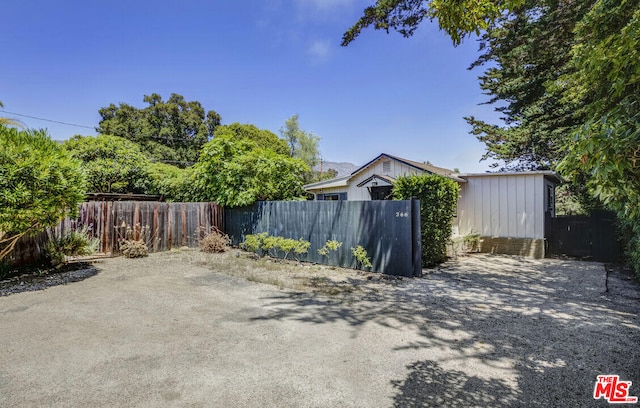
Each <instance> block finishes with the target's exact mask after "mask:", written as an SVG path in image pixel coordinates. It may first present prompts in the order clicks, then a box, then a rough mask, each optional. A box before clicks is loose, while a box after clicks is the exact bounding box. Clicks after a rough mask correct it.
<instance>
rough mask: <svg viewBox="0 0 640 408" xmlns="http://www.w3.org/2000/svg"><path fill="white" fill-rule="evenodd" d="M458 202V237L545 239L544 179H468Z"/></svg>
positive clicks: (494, 177)
mask: <svg viewBox="0 0 640 408" xmlns="http://www.w3.org/2000/svg"><path fill="white" fill-rule="evenodd" d="M467 181H468V182H467V183H464V184H461V193H460V196H461V197H460V199H459V202H458V232H459V234H460V235H466V234H470V233H472V232H475V233H479V234H480V235H483V236H489V237H503V238H534V239H541V238H544V211H545V207H544V202H545V201H544V200H545V182H544V176H543V175H537V174H530V175H513V174H511V175H504V176H497V175H492V176H485V177H482V176H480V177H469V178H468V179H467Z"/></svg>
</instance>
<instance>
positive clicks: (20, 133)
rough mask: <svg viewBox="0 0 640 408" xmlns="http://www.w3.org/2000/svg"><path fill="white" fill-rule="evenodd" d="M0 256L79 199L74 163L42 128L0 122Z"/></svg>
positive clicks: (80, 177)
mask: <svg viewBox="0 0 640 408" xmlns="http://www.w3.org/2000/svg"><path fill="white" fill-rule="evenodd" d="M0 145H1V146H2V149H0V231H1V232H0V245H1V249H0V259H2V258H4V257H5V256H6V255H8V254H9V253H10V252H11V251H12V250H13V248H14V246H15V244H16V242H17V241H18V240H19V239H20V238H21V237H22V236H24V235H27V234H33V233H36V232H38V231H42V230H44V229H45V228H47V227H52V226H55V225H56V224H58V223H59V222H60V220H61V219H63V218H64V217H65V216H68V215H75V213H77V211H78V204H79V203H81V202H82V201H83V200H84V198H85V194H86V193H85V191H86V190H85V178H84V174H83V173H82V171H81V169H80V163H79V162H78V161H76V160H74V159H73V158H71V156H70V155H69V154H68V153H67V152H66V151H65V150H64V149H63V148H62V146H60V145H59V144H58V143H56V142H54V141H52V140H51V138H50V137H49V135H47V132H46V131H45V130H31V129H28V130H18V129H15V128H8V127H6V126H0Z"/></svg>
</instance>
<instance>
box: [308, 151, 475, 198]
mask: <svg viewBox="0 0 640 408" xmlns="http://www.w3.org/2000/svg"><path fill="white" fill-rule="evenodd" d="M381 158H386V159H389V160H395V161H397V162H400V163H403V164H405V165H407V166H409V167H413V168H415V169H417V170H420V171H423V172H427V173H430V174H436V175H439V176H443V177H447V178H450V179H452V180H454V181H457V182H458V183H466V182H467V180H465V179H463V178H460V177H458V174H457V173H456V172H454V171H453V170H449V169H445V168H444V167H438V166H434V165H432V164H429V163H420V162H417V161H413V160H408V159H403V158H402V157H397V156H392V155H390V154H386V153H382V154H380V155H378V156H377V157H376V158H375V159H373V160H371V161H369V162H368V163H366V164H365V165H363V166H360V167H359V168H358V169H357V170H355V171H354V172H353V173H351V174H350V175H348V176H343V177H336V178H333V179H330V180H323V181H318V182H316V183H311V184H306V185H304V186H302V188H303V189H305V190H316V189H322V188H331V187H345V186H347V185H348V184H349V180H351V179H352V178H353V177H354V176H356V175H357V174H358V173H360V172H362V171H364V170H365V169H366V168H367V167H369V166H370V165H371V164H373V163H375V162H376V161H377V160H379V159H381ZM374 177H375V178H379V179H381V180H385V181H387V182H389V183H390V184H394V183H395V178H393V177H390V176H388V175H379V174H375V175H373V176H372V177H369V178H368V179H367V180H365V182H363V183H360V184H361V185H364V184H366V182H368V181H371V179H372V178H374ZM359 187H360V185H359Z"/></svg>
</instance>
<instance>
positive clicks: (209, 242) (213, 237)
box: [200, 230, 230, 253]
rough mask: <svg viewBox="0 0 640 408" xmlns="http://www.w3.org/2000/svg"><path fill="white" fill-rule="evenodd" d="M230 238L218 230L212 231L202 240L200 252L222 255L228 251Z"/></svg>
mask: <svg viewBox="0 0 640 408" xmlns="http://www.w3.org/2000/svg"><path fill="white" fill-rule="evenodd" d="M229 242H230V241H229V236H228V235H226V234H223V233H222V232H220V231H218V230H214V231H212V232H211V233H210V234H207V235H206V236H205V237H204V238H202V239H201V240H200V250H201V251H202V252H207V253H220V252H224V251H226V250H227V247H228V246H229Z"/></svg>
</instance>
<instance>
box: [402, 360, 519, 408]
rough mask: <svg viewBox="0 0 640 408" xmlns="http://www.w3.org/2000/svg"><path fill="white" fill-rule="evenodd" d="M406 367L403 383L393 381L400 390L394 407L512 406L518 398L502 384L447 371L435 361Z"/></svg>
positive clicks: (460, 372) (456, 371)
mask: <svg viewBox="0 0 640 408" xmlns="http://www.w3.org/2000/svg"><path fill="white" fill-rule="evenodd" d="M407 368H408V369H409V375H408V376H407V378H406V379H405V380H404V381H391V383H392V384H393V386H394V388H397V389H398V394H397V395H396V397H395V398H394V404H393V406H394V407H398V408H403V407H407V408H413V407H456V408H458V407H511V406H513V404H514V403H515V401H517V399H518V395H517V393H516V392H514V390H512V389H511V388H509V387H508V386H506V385H505V384H504V383H502V382H501V381H498V380H485V379H482V378H480V377H477V376H469V375H467V374H466V373H464V372H462V371H458V370H448V371H447V370H444V369H443V368H442V367H440V366H439V365H438V363H436V362H434V361H419V362H416V363H414V364H411V365H409V366H408V367H407Z"/></svg>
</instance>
